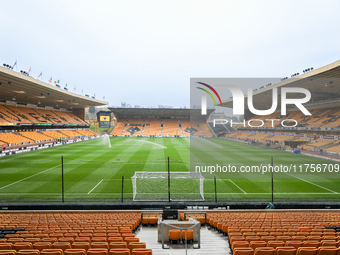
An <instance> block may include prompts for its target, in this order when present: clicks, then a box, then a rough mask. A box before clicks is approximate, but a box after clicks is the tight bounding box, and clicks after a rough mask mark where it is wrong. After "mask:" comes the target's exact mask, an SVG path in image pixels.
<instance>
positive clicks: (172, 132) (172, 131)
mask: <svg viewBox="0 0 340 255" xmlns="http://www.w3.org/2000/svg"><path fill="white" fill-rule="evenodd" d="M178 124H179V123H178V120H177V119H164V120H163V134H168V135H169V136H182V133H181V129H180V127H179V125H178Z"/></svg>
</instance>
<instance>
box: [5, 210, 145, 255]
mask: <svg viewBox="0 0 340 255" xmlns="http://www.w3.org/2000/svg"><path fill="white" fill-rule="evenodd" d="M140 223H141V214H140V213H79V214H78V213H77V214H75V213H48V214H45V213H39V214H31V213H27V214H25V213H13V214H0V229H1V230H4V231H5V232H4V234H3V235H2V238H1V239H0V240H1V241H0V254H2V255H3V254H12V252H13V255H19V254H23V255H24V254H27V255H29V254H30V255H32V254H37V255H43V254H45V255H63V254H73V255H75V254H83V255H84V254H85V255H86V254H88V255H89V254H92V255H94V254H96V255H101V254H108V253H110V254H120V253H116V251H117V252H118V251H119V249H121V248H119V247H124V248H125V249H127V251H128V253H127V254H136V255H137V254H152V250H151V249H147V245H146V244H145V243H143V242H140V241H139V238H135V234H131V233H132V232H133V231H135V230H136V229H137V228H138V227H139V225H140ZM6 229H7V232H6ZM1 233H3V231H1ZM129 233H130V234H129ZM117 244H119V245H117ZM79 251H80V253H79Z"/></svg>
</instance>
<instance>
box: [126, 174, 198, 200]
mask: <svg viewBox="0 0 340 255" xmlns="http://www.w3.org/2000/svg"><path fill="white" fill-rule="evenodd" d="M168 178H169V173H168V172H135V174H134V176H132V177H131V180H132V185H133V201H167V200H168V199H169V197H168ZM203 183H204V177H203V176H202V174H201V173H199V172H170V194H171V200H173V201H204V189H203Z"/></svg>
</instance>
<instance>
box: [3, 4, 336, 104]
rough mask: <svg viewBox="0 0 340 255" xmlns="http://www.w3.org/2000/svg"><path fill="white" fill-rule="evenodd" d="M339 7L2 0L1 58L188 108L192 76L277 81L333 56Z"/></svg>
mask: <svg viewBox="0 0 340 255" xmlns="http://www.w3.org/2000/svg"><path fill="white" fill-rule="evenodd" d="M339 13H340V1H338V0H334V1H321V0H320V1H313V0H306V1H303V0H298V1H296V0H294V1H289V0H284V1H276V0H268V1H256V0H250V1H229V0H228V1H227V0H224V1H214V0H213V1H198V0H194V1H187V0H181V1H173V0H172V1H166V0H157V1H142V0H139V1H128V0H124V1H113V0H112V1H100V0H96V1H94V0H93V1H85V0H81V1H73V0H65V1H59V0H58V1H49V0H41V1H39V0H25V1H24V0H21V1H11V0H0V21H1V26H0V39H1V43H0V61H1V64H3V63H7V64H10V65H13V64H14V62H15V61H16V60H17V70H18V71H20V70H25V71H28V70H29V68H30V67H31V73H30V74H31V76H33V77H35V78H37V77H38V75H39V74H40V72H42V73H43V77H42V80H43V81H45V82H48V80H49V79H50V77H51V76H52V78H53V81H54V80H57V79H60V81H61V85H62V86H64V85H65V84H66V83H67V84H68V88H69V90H71V91H73V89H74V87H76V92H77V93H81V92H82V90H83V91H84V94H89V95H91V96H92V95H93V94H94V93H95V94H96V98H98V99H102V98H103V96H104V95H105V100H106V101H108V102H109V105H110V106H119V105H120V104H121V102H127V103H129V104H131V105H141V106H143V107H147V106H154V107H155V106H157V105H168V106H174V107H183V106H184V105H186V106H187V107H188V106H189V104H190V95H189V91H190V89H189V86H190V78H196V77H204V78H215V77H216V78H230V77H236V78H238V77H241V78H243V77H251V78H253V77H260V78H271V77H276V78H277V77H280V78H281V77H285V76H290V75H291V74H293V73H296V72H300V73H302V70H303V69H305V68H308V67H314V68H318V67H321V66H324V65H327V64H330V63H332V62H335V61H337V60H339V59H340V57H339V56H340V33H339V31H340V15H339ZM14 70H15V69H14ZM0 93H1V92H0Z"/></svg>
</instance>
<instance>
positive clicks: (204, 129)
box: [197, 120, 212, 137]
mask: <svg viewBox="0 0 340 255" xmlns="http://www.w3.org/2000/svg"><path fill="white" fill-rule="evenodd" d="M197 124H198V126H199V128H200V130H201V132H202V135H203V136H208V137H211V136H212V134H211V132H210V129H209V127H208V125H207V123H205V122H204V121H203V120H198V121H197Z"/></svg>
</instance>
